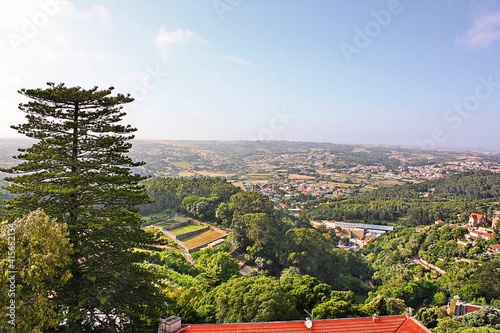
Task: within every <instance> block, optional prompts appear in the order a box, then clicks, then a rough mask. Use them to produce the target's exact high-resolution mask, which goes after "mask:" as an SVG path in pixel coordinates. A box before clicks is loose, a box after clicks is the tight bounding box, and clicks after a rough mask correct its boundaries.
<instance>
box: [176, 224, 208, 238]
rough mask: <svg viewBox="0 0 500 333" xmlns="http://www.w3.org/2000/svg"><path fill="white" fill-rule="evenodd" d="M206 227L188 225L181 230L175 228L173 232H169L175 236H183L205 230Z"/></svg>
mask: <svg viewBox="0 0 500 333" xmlns="http://www.w3.org/2000/svg"><path fill="white" fill-rule="evenodd" d="M206 227H207V226H206V225H198V224H188V225H186V226H183V227H180V228H174V229H172V230H169V231H168V232H170V233H172V234H174V235H175V236H181V235H184V234H187V233H189V232H192V231H196V230H201V229H204V228H206Z"/></svg>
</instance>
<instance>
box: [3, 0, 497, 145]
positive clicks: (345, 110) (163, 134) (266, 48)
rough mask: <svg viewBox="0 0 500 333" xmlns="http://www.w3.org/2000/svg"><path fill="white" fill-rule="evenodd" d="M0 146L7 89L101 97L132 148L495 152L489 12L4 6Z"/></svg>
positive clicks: (435, 7) (224, 2)
mask: <svg viewBox="0 0 500 333" xmlns="http://www.w3.org/2000/svg"><path fill="white" fill-rule="evenodd" d="M2 7H3V8H2V11H1V12H0V36H1V37H2V38H1V39H0V48H1V50H2V52H1V53H0V60H1V61H0V110H1V111H0V112H1V121H0V137H15V136H16V135H17V133H16V132H15V131H14V130H12V129H10V127H9V126H10V125H12V124H18V123H22V122H23V121H24V118H23V117H24V115H23V114H22V112H21V111H19V110H18V109H17V105H18V103H20V102H22V101H24V100H23V98H22V96H21V95H19V94H18V93H17V90H19V89H20V88H38V87H44V86H45V83H46V82H56V83H59V82H64V83H66V85H68V86H73V85H79V86H81V87H84V88H90V87H93V86H95V85H97V86H99V87H101V88H107V87H109V86H114V87H115V91H116V92H121V93H130V94H131V95H132V96H133V97H135V98H136V101H135V102H134V103H132V104H131V105H129V106H127V108H126V111H127V114H128V115H127V117H126V118H125V121H126V122H127V123H129V124H131V125H133V126H135V127H137V128H138V131H137V133H136V134H137V135H136V136H137V138H140V139H173V140H292V141H315V142H333V143H352V144H391V145H408V146H416V147H436V148H448V147H466V148H467V147H468V148H500V112H499V111H500V110H499V109H500V65H499V64H500V61H499V59H500V2H498V1H488V0H485V1H478V0H475V1H458V0H457V1H451V0H450V1H434V0H433V1H426V0H422V1H403V0H402V1H396V0H390V1H386V0H384V1H378V0H371V1H350V0H342V1H341V0H335V1H334V0H206V1H205V0H199V1H194V0H193V1H186V0H164V1H159V0H158V1H77V2H76V1H75V2H72V1H66V0H40V1H17V2H14V1H11V2H10V3H9V4H3V5H2Z"/></svg>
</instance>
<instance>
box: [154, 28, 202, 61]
mask: <svg viewBox="0 0 500 333" xmlns="http://www.w3.org/2000/svg"><path fill="white" fill-rule="evenodd" d="M185 42H201V43H206V41H205V40H204V39H203V37H201V36H200V35H198V34H197V33H195V32H193V31H191V30H189V29H177V30H174V31H167V30H165V28H164V27H161V28H160V31H158V34H157V35H156V37H155V39H154V41H153V45H154V46H155V47H156V48H157V49H158V50H159V51H160V53H161V55H162V56H163V57H164V58H166V56H167V55H168V52H169V49H170V48H171V46H172V45H174V44H178V43H185Z"/></svg>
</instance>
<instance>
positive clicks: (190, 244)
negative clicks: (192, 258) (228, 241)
mask: <svg viewBox="0 0 500 333" xmlns="http://www.w3.org/2000/svg"><path fill="white" fill-rule="evenodd" d="M226 235H227V234H226V233H225V232H222V231H216V230H207V231H205V232H204V233H201V234H199V235H196V236H193V237H190V238H188V239H185V240H184V241H183V243H184V245H186V246H187V248H188V249H194V248H196V247H198V246H202V245H205V244H208V243H211V242H213V241H216V240H217V239H219V238H221V237H224V236H226Z"/></svg>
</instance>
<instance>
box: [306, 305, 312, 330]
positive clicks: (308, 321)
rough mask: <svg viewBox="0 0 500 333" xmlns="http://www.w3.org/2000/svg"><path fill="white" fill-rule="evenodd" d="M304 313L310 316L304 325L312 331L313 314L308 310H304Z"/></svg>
mask: <svg viewBox="0 0 500 333" xmlns="http://www.w3.org/2000/svg"><path fill="white" fill-rule="evenodd" d="M304 312H305V313H307V314H308V315H309V317H306V321H305V322H304V324H305V325H306V328H307V329H308V330H310V329H311V328H312V326H313V322H312V319H311V318H312V314H310V313H309V312H308V311H307V310H306V309H304Z"/></svg>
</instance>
